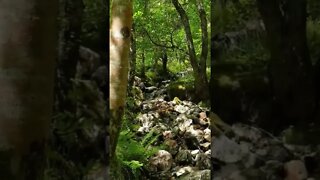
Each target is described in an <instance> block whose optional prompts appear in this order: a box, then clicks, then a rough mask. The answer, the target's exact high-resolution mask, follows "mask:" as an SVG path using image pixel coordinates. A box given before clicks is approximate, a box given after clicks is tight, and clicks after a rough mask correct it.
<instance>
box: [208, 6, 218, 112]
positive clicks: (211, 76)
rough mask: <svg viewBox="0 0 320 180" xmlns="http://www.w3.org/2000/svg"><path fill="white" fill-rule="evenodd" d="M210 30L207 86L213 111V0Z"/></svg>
mask: <svg viewBox="0 0 320 180" xmlns="http://www.w3.org/2000/svg"><path fill="white" fill-rule="evenodd" d="M210 12H211V13H210V31H211V38H210V59H211V61H210V82H209V86H210V108H211V111H214V108H213V102H214V98H213V97H214V90H213V82H214V81H213V80H214V79H213V78H214V72H213V68H214V67H213V62H214V61H215V59H214V57H215V56H214V54H215V53H217V52H214V41H213V33H214V32H213V31H214V28H213V27H214V26H213V24H214V22H213V21H214V19H213V13H214V0H210Z"/></svg>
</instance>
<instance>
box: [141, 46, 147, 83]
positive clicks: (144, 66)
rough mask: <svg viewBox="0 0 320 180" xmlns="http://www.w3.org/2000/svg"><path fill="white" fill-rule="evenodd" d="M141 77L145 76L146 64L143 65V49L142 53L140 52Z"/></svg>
mask: <svg viewBox="0 0 320 180" xmlns="http://www.w3.org/2000/svg"><path fill="white" fill-rule="evenodd" d="M141 56H142V57H141V61H142V62H141V66H142V67H141V75H140V76H141V78H145V77H146V65H145V58H146V57H145V54H144V50H142V54H141Z"/></svg>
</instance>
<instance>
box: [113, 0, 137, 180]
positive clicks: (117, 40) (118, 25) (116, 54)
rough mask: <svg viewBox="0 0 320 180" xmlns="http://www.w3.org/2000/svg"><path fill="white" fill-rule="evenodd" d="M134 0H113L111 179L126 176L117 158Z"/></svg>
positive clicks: (125, 91) (126, 83)
mask: <svg viewBox="0 0 320 180" xmlns="http://www.w3.org/2000/svg"><path fill="white" fill-rule="evenodd" d="M131 26H132V1H131V0H113V1H112V5H111V26H110V28H111V29H110V76H109V78H110V79H109V81H110V129H109V133H110V151H109V152H110V153H109V155H110V178H111V179H117V180H118V179H119V180H121V179H123V175H122V173H121V169H120V167H119V165H118V162H117V158H116V146H117V141H118V137H119V134H120V130H121V125H122V116H123V113H124V108H125V98H126V94H127V85H128V71H129V52H130V36H131Z"/></svg>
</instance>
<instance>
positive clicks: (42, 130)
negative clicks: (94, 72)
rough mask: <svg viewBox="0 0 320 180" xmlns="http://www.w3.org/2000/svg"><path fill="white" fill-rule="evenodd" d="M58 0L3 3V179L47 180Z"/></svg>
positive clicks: (0, 112) (0, 31)
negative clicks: (47, 151)
mask: <svg viewBox="0 0 320 180" xmlns="http://www.w3.org/2000/svg"><path fill="white" fill-rule="evenodd" d="M57 10H58V2H57V1H56V0H46V1H43V0H4V1H0V17H1V18H0V26H1V27H2V28H1V29H0V87H1V88H0V94H1V98H0V107H1V108H0V117H1V118H0V158H1V159H0V162H1V163H0V169H1V173H0V179H3V180H11V179H14V180H29V179H34V180H42V179H44V167H45V162H46V157H45V147H46V141H47V135H48V130H49V122H50V117H51V111H52V106H53V89H54V87H53V86H54V62H55V57H56V45H57V44H56V40H57V33H56V30H57V29H56V26H57V23H56V22H57V21H56V17H57Z"/></svg>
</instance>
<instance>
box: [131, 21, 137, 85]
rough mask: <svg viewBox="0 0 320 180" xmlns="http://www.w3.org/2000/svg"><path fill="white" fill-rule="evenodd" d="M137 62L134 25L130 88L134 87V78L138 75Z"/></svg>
mask: <svg viewBox="0 0 320 180" xmlns="http://www.w3.org/2000/svg"><path fill="white" fill-rule="evenodd" d="M136 60H137V48H136V40H135V29H134V24H132V35H131V47H130V77H129V87H131V86H133V82H134V76H135V75H136Z"/></svg>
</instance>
